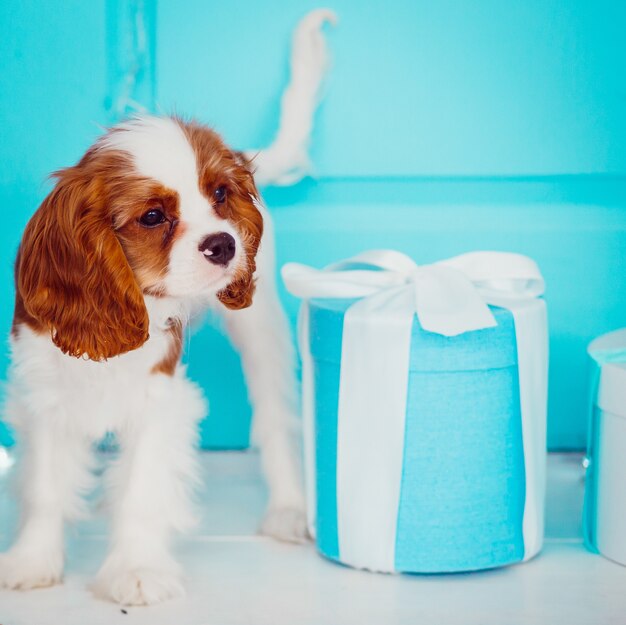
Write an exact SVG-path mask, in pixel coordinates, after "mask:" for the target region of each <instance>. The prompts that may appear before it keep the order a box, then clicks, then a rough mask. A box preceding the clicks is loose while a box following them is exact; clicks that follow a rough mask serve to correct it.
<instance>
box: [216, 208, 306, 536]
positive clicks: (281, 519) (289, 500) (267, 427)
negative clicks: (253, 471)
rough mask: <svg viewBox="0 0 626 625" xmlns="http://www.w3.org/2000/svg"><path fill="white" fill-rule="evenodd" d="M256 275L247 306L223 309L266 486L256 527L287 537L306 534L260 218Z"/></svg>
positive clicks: (287, 373)
mask: <svg viewBox="0 0 626 625" xmlns="http://www.w3.org/2000/svg"><path fill="white" fill-rule="evenodd" d="M265 223H266V234H264V237H266V238H264V240H263V243H262V246H263V249H262V250H261V251H260V253H259V256H258V257H257V264H258V267H259V278H258V280H257V289H256V294H255V296H254V300H253V303H252V306H251V307H250V308H247V309H245V310H238V311H226V312H225V318H226V324H227V327H228V330H229V334H230V336H231V338H232V340H233V343H234V344H235V345H236V347H237V348H238V349H239V351H240V352H241V358H242V363H243V368H244V373H245V376H246V381H247V384H248V392H249V395H250V399H251V401H252V405H253V409H254V420H253V426H252V440H253V442H254V443H255V444H256V445H258V447H259V452H260V455H261V464H262V467H263V472H264V474H265V478H266V480H267V485H268V487H269V504H268V508H267V513H266V516H265V519H264V521H263V524H262V526H261V531H262V532H263V533H264V534H267V535H269V536H273V537H274V538H278V539H279V540H285V541H289V542H302V541H304V540H306V539H307V538H308V532H307V524H306V509H305V499H304V492H303V485H302V475H301V473H302V468H301V462H300V445H299V442H300V420H299V419H298V417H297V383H296V378H295V371H294V350H293V346H292V343H291V337H290V333H289V326H288V323H287V319H286V317H285V313H284V312H283V309H282V307H281V304H280V301H279V300H278V295H277V293H276V287H275V283H274V267H273V259H272V255H273V241H272V240H271V229H270V228H271V224H269V221H268V220H267V218H266V222H265Z"/></svg>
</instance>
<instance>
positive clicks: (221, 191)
mask: <svg viewBox="0 0 626 625" xmlns="http://www.w3.org/2000/svg"><path fill="white" fill-rule="evenodd" d="M213 198H214V199H215V201H216V202H217V203H218V204H223V203H224V202H225V201H226V187H225V186H223V185H222V186H221V187H217V189H215V191H213Z"/></svg>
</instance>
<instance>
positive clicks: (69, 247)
mask: <svg viewBox="0 0 626 625" xmlns="http://www.w3.org/2000/svg"><path fill="white" fill-rule="evenodd" d="M56 177H57V178H58V182H57V184H56V187H55V188H54V190H53V191H52V192H51V193H50V195H49V196H48V197H47V198H46V199H45V200H44V202H43V203H42V205H41V206H40V207H39V209H38V210H37V212H36V213H35V214H34V215H33V217H32V219H31V220H30V222H29V223H28V225H27V226H26V230H25V232H24V236H23V238H22V243H21V245H20V251H19V255H18V261H17V265H16V291H17V297H18V298H21V299H22V302H23V308H24V310H25V311H26V313H27V314H28V315H29V316H30V318H31V319H32V320H34V321H35V322H36V323H37V324H39V325H41V326H43V327H44V328H47V329H48V330H49V331H50V333H51V336H52V340H53V341H54V343H55V345H57V347H59V348H60V349H61V350H62V351H63V352H64V353H66V354H69V355H71V356H76V357H80V356H85V357H88V358H89V359H91V360H102V359H106V358H109V357H111V356H117V355H118V354H123V353H124V352H128V351H130V350H133V349H136V348H137V347H140V346H141V345H143V343H145V341H146V340H147V339H148V313H147V311H146V307H145V304H144V299H143V295H142V293H141V291H140V289H139V286H138V284H137V282H136V281H135V277H134V275H133V272H132V270H131V268H130V266H129V264H128V262H127V260H126V256H125V255H124V252H123V250H122V247H121V246H120V244H119V242H118V240H117V238H116V236H115V234H114V232H113V222H112V217H111V215H110V213H109V211H108V210H106V201H105V198H104V184H103V181H102V180H101V179H100V178H99V177H98V175H95V176H88V175H87V174H86V173H85V172H82V171H80V165H79V166H77V167H72V168H69V169H65V170H62V171H61V172H59V173H58V174H56Z"/></svg>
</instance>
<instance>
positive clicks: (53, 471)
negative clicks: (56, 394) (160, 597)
mask: <svg viewBox="0 0 626 625" xmlns="http://www.w3.org/2000/svg"><path fill="white" fill-rule="evenodd" d="M58 410H59V411H62V410H63V409H62V408H59V409H58ZM15 411H19V415H15V416H13V415H10V416H11V417H13V418H12V420H13V421H14V422H16V423H17V424H18V425H19V429H18V449H19V451H20V462H19V467H18V469H19V470H20V479H21V484H20V495H21V499H22V511H21V512H22V518H21V527H20V530H19V533H18V536H17V539H16V541H15V543H14V544H13V546H12V547H11V548H10V549H9V551H7V552H6V553H3V554H0V587H4V588H11V589H16V590H28V589H31V588H39V587H44V586H51V585H52V584H56V583H58V582H60V581H61V577H62V574H63V521H64V520H66V519H75V518H80V517H82V516H84V514H85V502H84V500H83V498H82V496H81V495H82V493H83V492H85V491H87V490H88V489H89V487H90V486H91V484H92V475H91V472H90V464H91V449H90V445H89V441H88V440H87V439H86V438H84V437H82V436H81V435H79V434H78V433H77V432H75V431H70V429H69V428H66V427H65V426H64V424H65V422H66V421H65V419H63V415H60V414H54V412H55V411H51V413H49V414H45V415H29V414H28V413H27V412H26V408H25V407H24V406H21V405H20V403H19V402H17V401H11V403H10V412H15ZM59 417H60V418H59Z"/></svg>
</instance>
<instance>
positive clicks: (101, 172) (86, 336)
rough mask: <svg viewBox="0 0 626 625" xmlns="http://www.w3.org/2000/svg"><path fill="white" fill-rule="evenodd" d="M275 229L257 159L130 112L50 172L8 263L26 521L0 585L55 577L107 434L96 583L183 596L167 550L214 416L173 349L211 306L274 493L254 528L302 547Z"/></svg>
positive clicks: (12, 414)
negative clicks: (106, 512) (205, 422)
mask: <svg viewBox="0 0 626 625" xmlns="http://www.w3.org/2000/svg"><path fill="white" fill-rule="evenodd" d="M269 226H270V224H269V222H268V217H267V214H266V212H265V210H264V208H263V207H262V205H261V203H260V200H259V194H258V192H257V189H256V187H255V183H254V179H253V175H252V172H251V170H250V165H249V163H248V162H247V161H246V159H245V158H244V157H243V156H242V155H241V154H239V153H237V152H233V151H232V150H230V149H229V148H228V147H226V146H225V145H224V143H223V142H222V140H221V139H220V137H219V136H218V135H217V134H216V133H215V132H213V131H212V130H210V129H208V128H206V127H204V126H202V125H200V124H198V123H193V122H191V123H188V122H185V121H182V120H180V119H176V118H167V117H166V118H160V117H139V118H136V119H133V120H130V121H128V122H125V123H122V124H120V125H118V126H116V127H114V128H112V129H111V130H110V131H108V132H107V133H106V134H105V135H104V136H103V137H101V138H100V139H99V140H97V141H96V143H95V144H94V145H93V146H92V147H91V148H90V149H89V150H88V151H87V152H86V154H85V155H84V156H83V158H82V159H81V160H80V162H79V163H78V164H77V165H75V166H74V167H69V168H67V169H63V170H61V171H60V172H58V173H57V174H56V185H55V187H54V189H53V190H52V192H51V193H50V195H48V197H47V198H46V199H45V200H44V202H43V203H42V205H41V206H40V207H39V209H38V210H37V212H36V213H35V214H34V215H33V217H32V218H31V220H30V222H29V223H28V225H27V227H26V230H25V232H24V235H23V238H22V242H21V245H20V247H19V251H18V255H17V261H16V264H15V286H16V298H15V316H14V321H13V328H12V332H11V339H10V343H11V350H12V367H11V372H10V379H9V388H8V400H7V407H6V410H7V415H6V416H7V417H8V419H9V421H10V422H11V423H13V424H14V426H15V428H16V430H17V432H18V436H19V442H20V447H21V448H22V449H23V458H22V459H21V462H22V470H21V473H20V475H21V478H22V483H21V486H20V494H21V500H22V519H21V527H20V531H19V534H18V536H17V539H16V541H15V543H14V545H13V546H12V548H11V549H10V550H9V551H8V552H6V553H4V554H0V587H5V588H14V589H29V588H35V587H40V586H48V585H51V584H55V583H57V582H59V581H60V580H61V578H62V574H63V560H64V557H63V551H64V549H63V526H64V523H65V521H66V520H72V519H77V518H80V517H82V516H83V515H84V514H85V513H86V504H85V501H84V495H85V494H86V493H87V492H88V491H89V490H90V489H91V488H92V478H93V471H92V468H93V465H92V455H93V454H92V450H93V444H94V442H96V441H98V440H100V439H101V438H102V437H103V436H104V435H105V434H106V433H107V432H114V433H115V435H116V437H117V440H118V442H119V446H120V454H119V457H117V458H116V460H115V462H114V463H113V464H112V465H111V466H110V468H109V469H108V470H107V475H106V483H107V486H108V498H109V500H110V502H109V503H110V508H111V512H112V527H111V544H110V549H109V553H108V555H107V557H106V559H105V561H104V564H103V565H102V568H101V569H100V572H99V573H98V575H97V577H96V581H95V583H94V585H93V589H94V591H95V593H96V594H97V595H99V596H101V597H105V598H109V599H112V600H114V601H117V602H120V603H122V604H127V605H139V604H150V603H155V602H158V601H162V600H164V599H167V598H169V597H172V596H175V595H178V594H180V593H181V592H182V588H183V587H182V583H181V570H180V567H179V565H178V564H177V562H176V561H175V559H174V557H173V556H172V552H171V544H170V543H171V539H172V534H173V532H175V531H182V530H185V529H187V528H189V527H190V526H191V524H192V523H193V520H194V514H193V510H192V506H191V505H190V495H191V491H192V489H193V486H194V482H196V481H197V479H198V469H197V466H196V460H195V449H194V448H195V446H196V442H197V423H198V421H199V420H200V419H202V418H203V417H204V416H205V414H206V410H207V408H206V404H205V401H204V399H203V396H202V393H201V391H200V389H199V388H198V386H196V385H195V384H194V383H193V382H191V381H189V380H188V379H187V377H186V375H185V368H184V366H183V365H181V364H180V355H181V349H182V343H183V335H184V333H185V328H186V326H187V325H188V322H189V319H190V318H192V317H193V316H194V315H196V314H198V313H199V312H201V311H203V310H206V308H207V307H215V308H216V309H219V310H221V311H223V314H224V317H225V323H226V327H227V328H228V331H229V334H230V336H231V338H232V340H233V342H234V343H235V345H236V346H237V347H238V348H239V349H240V350H241V353H242V361H243V366H244V371H245V374H246V377H247V382H248V387H249V392H250V397H251V400H252V403H253V406H254V426H253V439H254V440H255V441H256V443H257V444H258V445H259V448H260V453H261V462H262V466H263V469H264V473H265V475H266V478H267V480H268V484H269V490H270V497H269V507H268V512H267V516H266V517H265V521H264V523H263V526H262V530H263V531H264V532H265V533H266V534H269V535H272V536H275V537H277V538H280V539H284V540H291V541H299V540H303V539H305V538H306V521H305V514H304V498H303V494H302V488H301V484H300V475H299V473H300V470H299V463H298V459H297V458H298V454H297V453H296V450H295V447H294V434H295V432H294V421H295V414H296V410H295V401H294V400H295V398H294V394H295V381H294V374H293V368H292V347H291V341H290V338H289V331H288V328H287V323H286V320H285V316H284V313H283V311H282V309H281V307H280V304H279V302H278V298H277V295H276V285H275V282H274V268H273V241H272V240H271V232H269ZM264 231H265V232H264ZM262 236H263V238H262ZM255 287H256V293H255ZM206 358H219V355H218V354H206Z"/></svg>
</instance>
